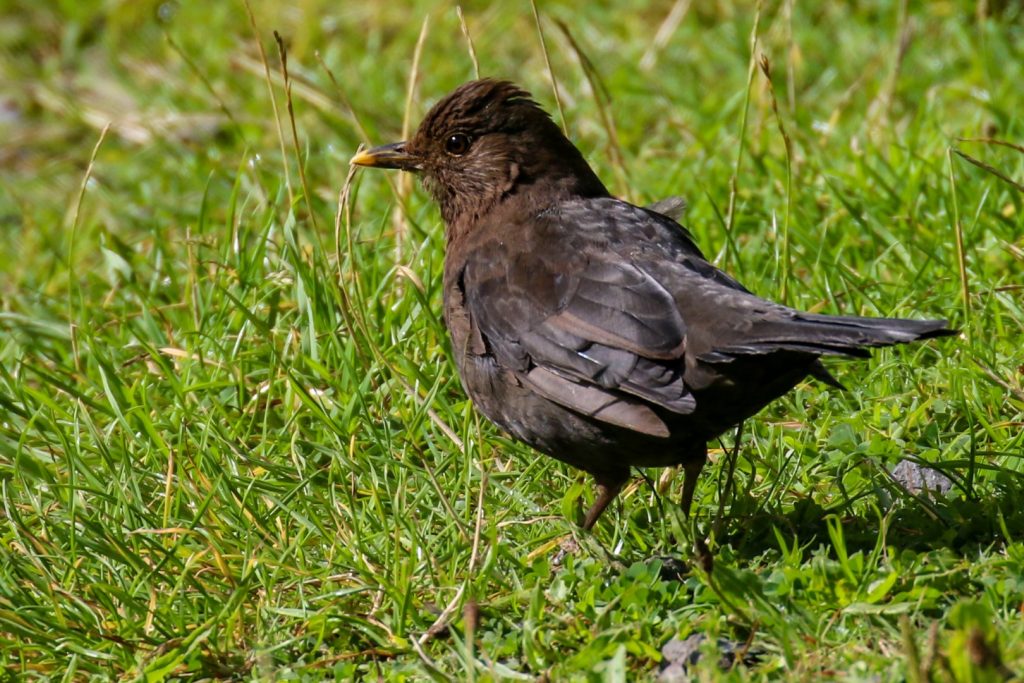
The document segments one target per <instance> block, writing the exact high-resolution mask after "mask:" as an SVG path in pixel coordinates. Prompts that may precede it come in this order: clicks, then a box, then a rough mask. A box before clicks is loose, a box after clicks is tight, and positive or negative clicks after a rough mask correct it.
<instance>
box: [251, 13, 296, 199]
mask: <svg viewBox="0 0 1024 683" xmlns="http://www.w3.org/2000/svg"><path fill="white" fill-rule="evenodd" d="M242 1H243V3H244V4H245V11H246V13H247V14H248V15H249V26H251V27H252V37H253V40H254V41H256V47H257V48H259V51H260V61H261V62H263V76H264V78H265V79H266V82H267V93H268V94H269V95H270V106H271V107H272V108H273V110H274V123H275V125H276V126H277V142H278V144H279V145H280V147H281V166H282V168H283V170H284V184H285V187H286V188H287V190H288V206H289V207H292V206H294V205H295V196H294V193H293V192H292V177H291V172H290V171H289V170H288V152H287V151H286V147H285V144H284V127H283V126H282V124H281V112H279V111H278V109H277V97H275V96H274V84H273V81H272V80H271V77H270V63H269V62H268V61H267V51H266V50H264V49H263V41H261V40H260V30H259V27H258V26H257V25H256V17H255V15H253V13H252V7H251V6H250V5H249V0H242Z"/></svg>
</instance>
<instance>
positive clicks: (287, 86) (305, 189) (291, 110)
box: [274, 31, 320, 238]
mask: <svg viewBox="0 0 1024 683" xmlns="http://www.w3.org/2000/svg"><path fill="white" fill-rule="evenodd" d="M274 40H275V41H276V42H277V50H278V53H279V54H280V56H281V77H282V78H284V97H285V105H286V106H287V107H288V122H289V124H290V125H291V129H292V145H293V147H294V149H295V163H296V164H298V166H299V182H300V183H301V184H302V195H303V197H304V198H305V200H306V210H307V211H309V220H310V222H311V223H312V224H313V234H314V235H316V236H317V237H318V238H319V235H320V226H319V225H317V222H316V213H315V212H314V211H313V198H312V196H311V195H310V193H309V183H308V182H307V181H306V165H305V164H304V163H303V162H302V150H301V149H300V147H299V131H298V128H297V127H296V125H295V107H294V106H293V105H292V82H291V79H290V78H289V77H288V50H287V48H285V46H284V40H283V39H282V38H281V34H280V33H278V32H277V31H274Z"/></svg>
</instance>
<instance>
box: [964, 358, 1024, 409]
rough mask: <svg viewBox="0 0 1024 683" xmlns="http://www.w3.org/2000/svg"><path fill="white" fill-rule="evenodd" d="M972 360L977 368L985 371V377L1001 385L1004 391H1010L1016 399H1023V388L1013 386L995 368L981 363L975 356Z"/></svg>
mask: <svg viewBox="0 0 1024 683" xmlns="http://www.w3.org/2000/svg"><path fill="white" fill-rule="evenodd" d="M972 360H973V361H974V364H975V365H976V366H978V369H979V370H981V371H982V372H983V373H985V376H986V377H988V378H989V379H990V380H992V381H993V382H995V383H996V384H998V385H999V386H1001V387H1002V388H1003V389H1005V390H1006V391H1008V392H1009V393H1011V394H1012V395H1013V396H1015V397H1016V398H1017V400H1019V401H1024V389H1021V388H1020V387H1015V386H1013V385H1012V384H1010V383H1009V382H1007V381H1006V380H1005V379H1003V378H1002V377H1000V376H999V375H998V374H997V373H996V371H995V370H993V369H992V368H990V367H989V366H987V365H985V364H984V363H982V362H981V361H980V360H978V359H977V358H974V359H972Z"/></svg>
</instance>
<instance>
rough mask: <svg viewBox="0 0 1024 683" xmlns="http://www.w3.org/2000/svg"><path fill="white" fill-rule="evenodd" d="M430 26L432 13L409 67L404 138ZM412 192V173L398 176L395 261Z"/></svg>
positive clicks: (401, 246) (406, 227) (425, 20)
mask: <svg viewBox="0 0 1024 683" xmlns="http://www.w3.org/2000/svg"><path fill="white" fill-rule="evenodd" d="M429 28H430V15H429V14H428V15H426V16H424V17H423V25H422V26H421V27H420V37H419V38H418V39H417V40H416V47H415V48H414V49H413V52H412V67H410V69H409V83H408V85H407V87H406V91H405V111H404V113H403V114H402V139H403V140H408V139H409V136H410V135H411V134H412V103H413V102H414V101H415V99H416V86H417V84H418V83H419V79H420V56H421V55H422V54H423V44H424V43H425V42H427V33H428V31H429ZM410 194H412V175H411V174H409V173H403V174H401V175H400V176H399V178H398V206H396V207H395V211H394V213H393V214H392V225H393V226H394V228H395V263H401V262H402V258H403V256H402V254H403V250H404V248H405V238H406V234H407V233H408V232H409V225H408V223H407V222H406V220H405V206H406V204H407V203H408V201H409V195H410Z"/></svg>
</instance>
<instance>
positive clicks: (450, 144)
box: [444, 133, 469, 157]
mask: <svg viewBox="0 0 1024 683" xmlns="http://www.w3.org/2000/svg"><path fill="white" fill-rule="evenodd" d="M444 151H446V152H448V153H449V154H451V155H453V156H457V157H460V156H462V155H463V154H465V153H466V152H468V151H469V136H468V135H463V134H462V133H455V134H454V135H449V136H448V139H447V140H445V141H444Z"/></svg>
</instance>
